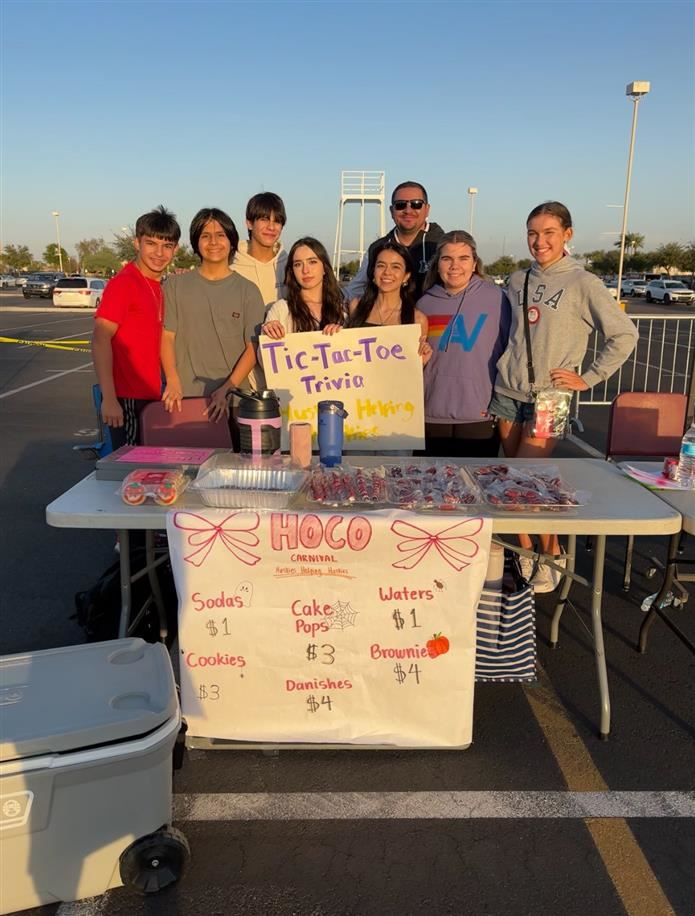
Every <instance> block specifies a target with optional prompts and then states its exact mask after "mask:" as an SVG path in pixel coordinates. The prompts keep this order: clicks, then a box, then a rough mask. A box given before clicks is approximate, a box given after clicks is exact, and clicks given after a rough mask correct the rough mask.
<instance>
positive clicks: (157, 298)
mask: <svg viewBox="0 0 695 916" xmlns="http://www.w3.org/2000/svg"><path fill="white" fill-rule="evenodd" d="M135 269H136V270H137V272H138V273H139V274H140V276H141V277H142V282H143V283H144V284H145V286H146V287H147V289H148V290H149V291H150V296H152V301H153V302H154V308H155V312H156V314H157V321H158V322H159V323H160V324H161V322H162V318H163V315H162V312H163V309H162V300H163V296H162V284H161V282H159V281H157V280H152V282H150V280H149V279H148V278H147V277H146V276H145V275H144V273H142V271H141V270H139V269H138V268H137V267H136V268H135ZM152 283H156V284H157V292H156V293H155V291H154V290H153V289H152Z"/></svg>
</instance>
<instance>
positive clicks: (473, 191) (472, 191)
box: [468, 188, 478, 235]
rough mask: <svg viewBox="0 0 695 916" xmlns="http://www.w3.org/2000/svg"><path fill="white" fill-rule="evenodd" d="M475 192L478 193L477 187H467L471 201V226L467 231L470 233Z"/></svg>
mask: <svg viewBox="0 0 695 916" xmlns="http://www.w3.org/2000/svg"><path fill="white" fill-rule="evenodd" d="M477 193H478V189H477V188H469V189H468V197H469V199H470V202H471V208H470V209H471V227H470V230H469V232H470V234H471V235H473V210H474V209H475V195H476V194H477Z"/></svg>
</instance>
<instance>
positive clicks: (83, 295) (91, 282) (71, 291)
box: [53, 277, 106, 308]
mask: <svg viewBox="0 0 695 916" xmlns="http://www.w3.org/2000/svg"><path fill="white" fill-rule="evenodd" d="M105 286H106V280H101V279H99V278H98V277H65V278H64V279H62V280H58V283H57V284H56V288H55V289H54V290H53V305H57V306H67V305H73V306H75V305H76V306H78V307H82V308H96V307H97V306H98V305H99V303H100V302H101V297H102V296H103V295H104V287H105Z"/></svg>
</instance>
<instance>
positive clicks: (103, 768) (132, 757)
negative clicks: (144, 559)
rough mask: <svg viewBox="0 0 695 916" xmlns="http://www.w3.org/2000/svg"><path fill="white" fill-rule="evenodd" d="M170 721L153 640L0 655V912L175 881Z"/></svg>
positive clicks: (178, 844)
mask: <svg viewBox="0 0 695 916" xmlns="http://www.w3.org/2000/svg"><path fill="white" fill-rule="evenodd" d="M179 727H180V713H179V707H178V701H177V696H176V687H175V684H174V677H173V672H172V668H171V662H170V660H169V656H168V655H167V652H166V649H165V648H164V646H163V645H149V644H147V643H145V642H143V641H142V640H140V639H122V640H114V641H112V642H102V643H92V644H91V645H81V646H72V647H68V648H61V649H48V650H44V651H41V652H33V653H27V654H23V655H7V656H3V657H2V658H0V736H1V738H2V743H1V745H0V912H2V913H11V912H13V911H15V910H22V909H27V908H29V907H35V906H39V905H41V904H47V903H55V902H58V901H65V900H79V899H81V898H83V897H91V896H94V895H96V894H103V893H104V892H105V891H106V890H107V889H108V888H110V887H115V886H118V885H120V884H122V883H128V884H131V885H132V886H134V887H136V888H137V889H138V890H140V891H141V892H150V891H153V890H158V889H160V888H161V887H163V886H165V885H166V884H167V883H171V882H172V881H173V880H176V878H177V877H178V874H179V873H180V870H181V868H182V865H183V862H184V861H185V859H186V857H187V845H186V843H185V840H184V838H183V836H182V835H181V834H178V831H173V830H168V829H166V827H165V825H166V824H168V823H169V821H170V820H171V801H172V772H171V771H172V751H173V748H174V744H175V742H176V737H177V734H178V731H179ZM155 855H156V858H155Z"/></svg>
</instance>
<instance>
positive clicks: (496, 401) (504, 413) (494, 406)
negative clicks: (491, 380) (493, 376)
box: [487, 391, 534, 423]
mask: <svg viewBox="0 0 695 916" xmlns="http://www.w3.org/2000/svg"><path fill="white" fill-rule="evenodd" d="M533 407H534V405H533V403H529V402H528V401H517V400H515V399H514V398H508V397H507V395H506V394H500V393H499V392H497V391H495V392H494V394H493V395H492V400H491V401H490V406H489V407H488V409H487V412H488V413H490V414H492V415H493V417H499V419H500V420H510V421H511V422H512V423H525V422H526V421H527V420H532V419H533Z"/></svg>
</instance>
